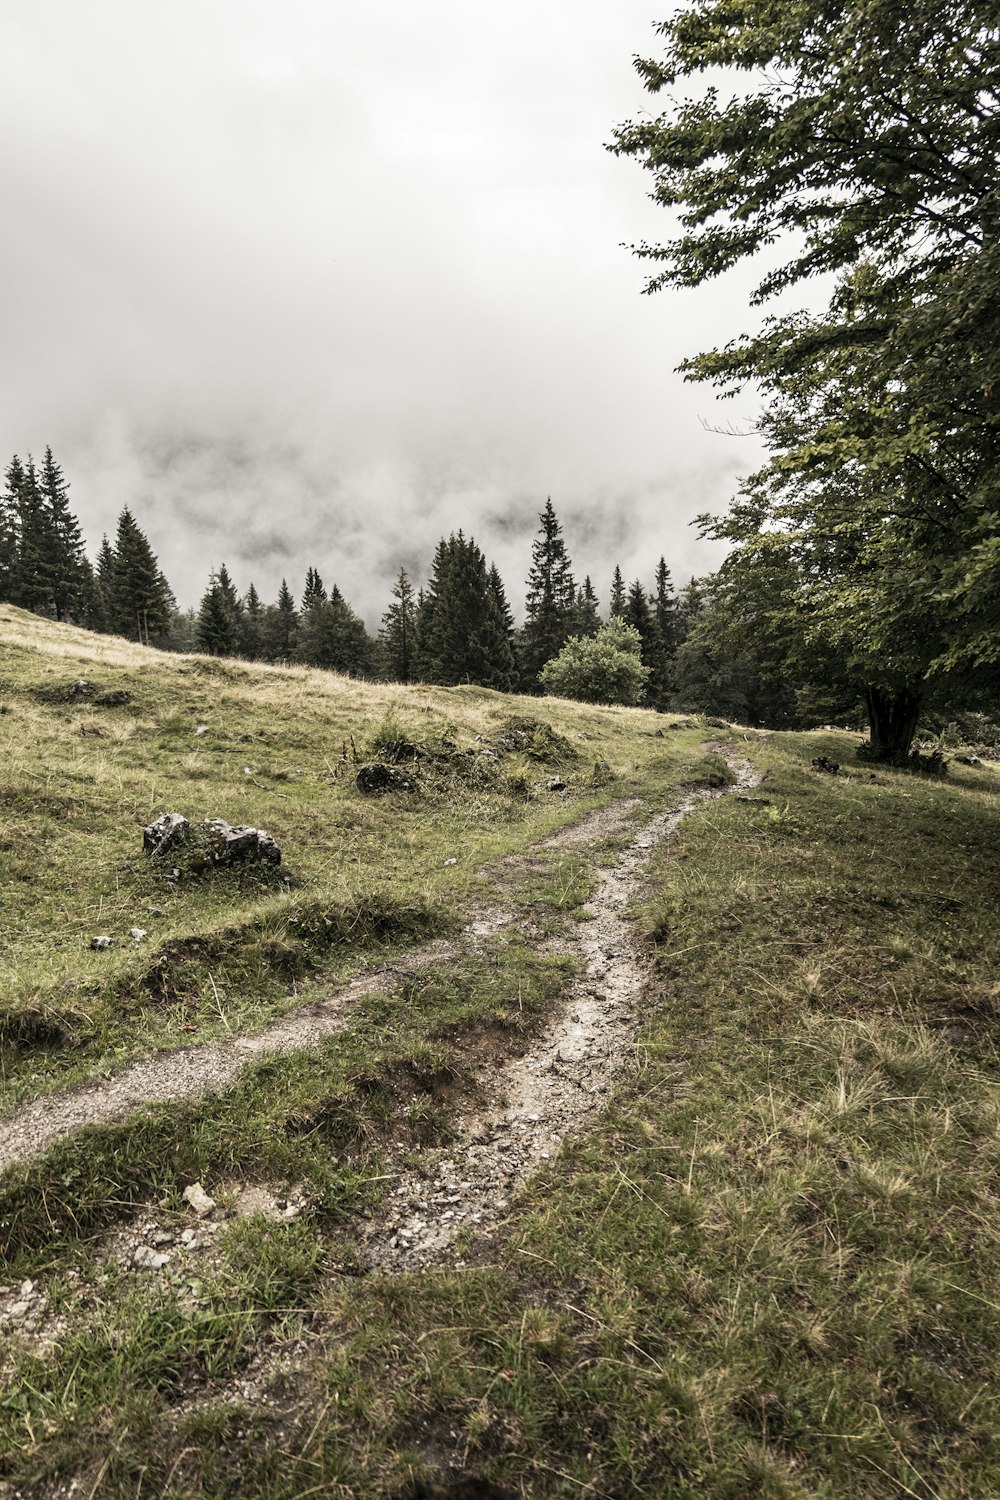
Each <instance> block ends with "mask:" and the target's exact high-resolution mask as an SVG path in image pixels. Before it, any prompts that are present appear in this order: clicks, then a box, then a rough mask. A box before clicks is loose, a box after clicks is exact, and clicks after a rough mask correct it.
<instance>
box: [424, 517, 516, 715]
mask: <svg viewBox="0 0 1000 1500" xmlns="http://www.w3.org/2000/svg"><path fill="white" fill-rule="evenodd" d="M507 629H508V627H507V621H506V620H505V619H504V617H503V615H502V613H501V606H500V602H499V600H498V598H497V596H496V594H495V592H494V591H493V589H492V588H491V587H490V581H489V570H488V568H487V566H486V559H485V558H484V556H483V554H482V552H481V551H480V550H479V548H478V547H477V546H476V543H475V541H474V540H473V539H472V538H471V537H470V538H469V539H468V540H466V538H465V536H464V535H463V534H462V532H461V531H460V532H458V533H457V535H456V534H454V533H453V534H452V535H451V536H450V537H449V538H448V539H447V541H446V540H445V539H444V538H442V540H441V541H440V542H439V543H438V546H437V550H436V552H435V554H434V564H433V568H432V573H431V582H430V585H429V587H428V589H427V592H426V594H425V595H424V598H423V601H422V604H421V607H420V609H419V611H418V614H417V670H418V673H419V675H420V677H421V678H422V679H423V680H424V681H426V682H437V683H442V684H444V685H447V686H454V685H455V684H457V683H460V682H477V683H480V684H482V686H484V687H494V688H499V689H501V690H504V691H506V690H508V689H509V688H510V687H511V686H512V684H513V681H514V675H515V665H514V656H513V652H512V650H511V645H510V640H509V638H508V633H507Z"/></svg>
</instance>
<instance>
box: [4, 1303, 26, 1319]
mask: <svg viewBox="0 0 1000 1500" xmlns="http://www.w3.org/2000/svg"><path fill="white" fill-rule="evenodd" d="M30 1306H31V1303H30V1302H15V1303H14V1305H13V1307H12V1308H11V1309H10V1312H9V1314H8V1316H9V1317H10V1318H13V1319H17V1318H23V1317H24V1316H25V1314H26V1313H27V1311H28V1309H29V1307H30Z"/></svg>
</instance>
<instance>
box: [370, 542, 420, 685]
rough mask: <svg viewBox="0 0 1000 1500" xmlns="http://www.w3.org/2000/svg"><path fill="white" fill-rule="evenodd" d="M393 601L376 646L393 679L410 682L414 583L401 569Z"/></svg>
mask: <svg viewBox="0 0 1000 1500" xmlns="http://www.w3.org/2000/svg"><path fill="white" fill-rule="evenodd" d="M392 597H393V600H394V601H395V602H394V603H393V604H390V605H389V608H388V609H387V610H386V612H385V614H384V615H383V616H382V629H381V631H380V632H379V638H378V645H379V656H380V661H381V667H382V670H383V672H384V673H385V675H386V676H387V677H389V678H390V679H392V680H393V681H394V682H411V681H412V680H413V674H414V651H415V646H416V641H415V639H414V633H415V628H416V605H415V601H414V597H413V585H412V583H411V582H410V580H409V577H408V576H407V572H406V569H405V568H400V570H399V577H398V578H397V579H396V582H395V585H394V586H393V590H392Z"/></svg>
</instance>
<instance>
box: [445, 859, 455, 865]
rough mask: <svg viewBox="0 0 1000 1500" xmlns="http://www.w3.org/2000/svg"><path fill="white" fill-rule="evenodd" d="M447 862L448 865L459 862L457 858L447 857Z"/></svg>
mask: <svg viewBox="0 0 1000 1500" xmlns="http://www.w3.org/2000/svg"><path fill="white" fill-rule="evenodd" d="M445 864H446V865H457V864H458V860H457V859H446V860H445Z"/></svg>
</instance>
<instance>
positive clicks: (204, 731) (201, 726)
mask: <svg viewBox="0 0 1000 1500" xmlns="http://www.w3.org/2000/svg"><path fill="white" fill-rule="evenodd" d="M207 733H208V725H207V724H199V725H198V726H197V728H196V729H195V734H207Z"/></svg>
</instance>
